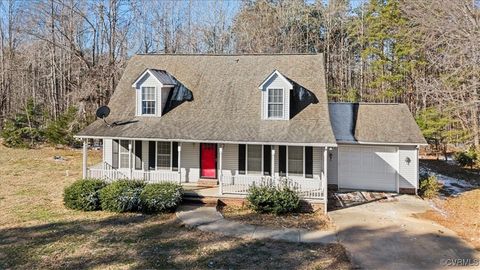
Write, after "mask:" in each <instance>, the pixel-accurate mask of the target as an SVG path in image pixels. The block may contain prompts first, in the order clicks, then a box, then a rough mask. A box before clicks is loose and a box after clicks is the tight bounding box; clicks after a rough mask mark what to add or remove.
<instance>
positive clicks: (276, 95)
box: [258, 70, 293, 120]
mask: <svg viewBox="0 0 480 270" xmlns="http://www.w3.org/2000/svg"><path fill="white" fill-rule="evenodd" d="M258 88H259V89H260V90H262V110H261V112H262V115H261V117H262V119H265V120H289V119H290V91H291V90H292V89H293V84H292V82H291V81H290V80H289V79H287V78H286V77H285V76H283V75H282V74H281V73H280V72H278V70H274V71H273V72H272V73H271V74H270V75H269V76H268V77H267V78H266V79H265V80H264V81H263V83H262V84H260V86H259V87H258Z"/></svg>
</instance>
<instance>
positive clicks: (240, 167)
mask: <svg viewBox="0 0 480 270" xmlns="http://www.w3.org/2000/svg"><path fill="white" fill-rule="evenodd" d="M209 149H210V150H209ZM212 149H213V150H212ZM208 151H210V152H208ZM295 151H296V152H295ZM205 153H207V154H205ZM298 153H299V154H298ZM87 157H88V142H87V141H86V140H85V141H84V146H83V158H84V159H83V161H84V162H83V177H84V178H96V179H103V180H105V181H108V182H110V181H115V180H119V179H132V180H142V181H146V182H148V183H161V182H174V183H179V184H182V185H184V186H185V189H186V190H187V192H190V191H192V190H193V192H196V190H199V189H196V190H195V188H192V187H196V186H199V185H200V184H201V181H202V180H204V179H208V181H209V183H214V185H213V186H212V187H211V188H210V189H201V192H204V191H207V190H208V192H206V195H207V196H208V197H211V198H213V197H216V198H244V197H245V196H246V195H247V194H248V190H249V188H250V187H252V186H253V185H257V186H258V185H264V184H267V185H272V186H281V185H286V186H288V187H290V188H291V189H293V190H295V191H296V192H297V193H298V194H299V195H300V197H301V198H302V199H304V200H309V201H314V202H318V203H323V202H326V197H327V196H326V195H327V177H326V175H327V174H326V171H327V165H326V160H327V149H326V148H325V147H305V146H294V147H293V146H278V145H268V146H267V145H250V144H248V145H243V146H242V145H238V144H212V143H208V144H203V143H182V142H164V141H162V142H160V141H135V140H115V139H104V140H103V162H102V163H100V164H96V165H94V166H90V167H89V166H87V159H88V158H87ZM209 158H211V160H209ZM282 166H283V167H282ZM215 183H216V185H215Z"/></svg>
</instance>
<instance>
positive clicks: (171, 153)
mask: <svg viewBox="0 0 480 270" xmlns="http://www.w3.org/2000/svg"><path fill="white" fill-rule="evenodd" d="M158 143H159V142H158V141H156V142H155V171H172V170H173V167H172V166H173V162H172V159H173V149H172V148H173V142H172V141H170V169H159V168H158Z"/></svg>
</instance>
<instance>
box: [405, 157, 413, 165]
mask: <svg viewBox="0 0 480 270" xmlns="http://www.w3.org/2000/svg"><path fill="white" fill-rule="evenodd" d="M405 162H406V163H407V165H410V162H412V160H411V159H410V158H409V157H406V158H405Z"/></svg>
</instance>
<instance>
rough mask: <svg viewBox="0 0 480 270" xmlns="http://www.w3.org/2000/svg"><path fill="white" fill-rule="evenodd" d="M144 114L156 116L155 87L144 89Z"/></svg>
mask: <svg viewBox="0 0 480 270" xmlns="http://www.w3.org/2000/svg"><path fill="white" fill-rule="evenodd" d="M142 114H155V87H142Z"/></svg>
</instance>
